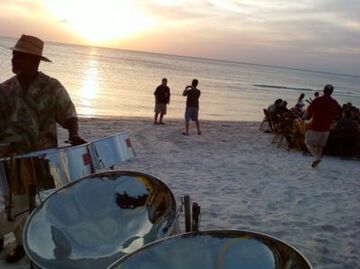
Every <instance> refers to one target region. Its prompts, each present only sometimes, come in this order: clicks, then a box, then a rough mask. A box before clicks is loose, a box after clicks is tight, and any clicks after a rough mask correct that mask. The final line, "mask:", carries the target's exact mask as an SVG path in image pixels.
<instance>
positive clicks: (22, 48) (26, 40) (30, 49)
mask: <svg viewBox="0 0 360 269" xmlns="http://www.w3.org/2000/svg"><path fill="white" fill-rule="evenodd" d="M43 48H44V42H43V41H42V40H41V39H39V38H37V37H35V36H31V35H22V36H21V37H20V39H19V40H18V42H16V44H15V47H12V48H10V49H11V50H14V51H19V52H24V53H28V54H32V55H35V56H38V57H40V59H41V60H43V61H46V62H51V61H50V60H49V59H48V58H46V57H45V56H43V55H42V52H43Z"/></svg>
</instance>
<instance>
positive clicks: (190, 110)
mask: <svg viewBox="0 0 360 269" xmlns="http://www.w3.org/2000/svg"><path fill="white" fill-rule="evenodd" d="M198 114H199V108H198V107H195V106H187V107H186V110H185V120H186V121H190V119H191V120H193V121H196V120H198Z"/></svg>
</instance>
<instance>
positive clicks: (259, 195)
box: [0, 118, 360, 269]
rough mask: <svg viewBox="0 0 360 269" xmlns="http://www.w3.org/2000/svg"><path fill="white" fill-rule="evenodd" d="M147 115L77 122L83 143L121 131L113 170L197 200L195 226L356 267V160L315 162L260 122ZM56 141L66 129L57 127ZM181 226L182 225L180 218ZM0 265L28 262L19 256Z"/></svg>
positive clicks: (317, 263)
mask: <svg viewBox="0 0 360 269" xmlns="http://www.w3.org/2000/svg"><path fill="white" fill-rule="evenodd" d="M165 121H166V125H154V124H153V123H152V119H151V118H109V119H90V118H83V119H81V120H80V124H81V125H80V126H81V127H80V133H81V135H82V137H83V138H85V139H86V140H88V141H91V140H95V139H97V138H102V137H105V136H108V135H111V134H115V133H118V132H122V131H127V132H128V133H129V136H130V138H131V140H132V143H133V146H134V148H135V151H136V154H137V155H136V157H135V158H134V159H132V160H130V161H127V162H125V163H122V164H121V165H119V166H118V167H117V168H118V169H122V170H135V171H140V172H144V173H146V174H150V175H152V176H155V177H157V178H159V179H160V180H162V181H163V182H164V183H165V184H167V185H168V186H169V187H170V189H171V190H172V191H173V193H174V195H175V197H176V198H177V203H178V205H180V197H181V196H183V195H185V194H189V195H190V196H191V198H192V199H193V200H194V201H196V202H197V203H198V204H199V205H200V206H201V222H200V229H201V230H208V229H241V230H251V231H257V232H262V233H267V234H269V235H272V236H275V237H277V238H279V239H281V240H284V241H286V242H288V243H290V244H291V245H293V246H295V247H296V248H298V249H299V250H300V251H301V252H302V253H303V254H304V255H305V256H306V257H307V258H308V260H309V261H310V263H311V264H312V265H313V267H314V268H316V269H325V268H328V269H330V268H331V269H335V268H338V269H340V268H341V269H355V268H360V215H359V212H360V182H359V178H360V176H359V175H360V162H359V160H357V161H356V160H341V159H339V158H335V157H326V156H325V157H324V159H323V161H322V162H321V163H320V165H319V166H318V167H316V168H311V167H310V163H311V161H312V158H311V157H310V156H308V155H303V154H302V153H301V152H298V151H288V150H287V149H285V148H280V149H278V148H277V147H276V146H275V145H272V144H271V139H272V135H271V134H266V133H262V132H260V131H259V125H260V123H258V122H224V121H201V129H202V135H197V134H196V129H195V126H194V125H190V135H189V136H184V135H182V134H181V133H182V131H183V128H184V127H183V121H182V120H174V119H165ZM60 137H61V138H60V139H61V141H64V140H65V139H66V133H65V132H64V131H61V135H60ZM181 228H182V229H183V223H181ZM4 259H5V252H4V251H3V252H2V253H1V261H0V268H29V265H28V260H27V259H26V258H25V259H23V260H22V261H21V262H19V263H18V264H16V265H11V266H10V265H6V264H5V262H4Z"/></svg>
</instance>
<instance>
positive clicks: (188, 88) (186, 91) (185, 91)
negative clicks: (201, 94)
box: [183, 85, 192, 96]
mask: <svg viewBox="0 0 360 269" xmlns="http://www.w3.org/2000/svg"><path fill="white" fill-rule="evenodd" d="M191 88H192V87H191V86H189V85H188V86H186V87H185V90H184V91H183V96H186V95H187V93H188V91H189V90H190V89H191Z"/></svg>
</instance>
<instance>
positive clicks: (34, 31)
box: [0, 0, 360, 75]
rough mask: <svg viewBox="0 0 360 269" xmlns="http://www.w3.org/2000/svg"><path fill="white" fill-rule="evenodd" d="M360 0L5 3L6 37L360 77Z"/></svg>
mask: <svg viewBox="0 0 360 269" xmlns="http://www.w3.org/2000/svg"><path fill="white" fill-rule="evenodd" d="M359 15H360V1H359V0H341V1H339V0H297V1H290V0H234V1H230V0H228V1H226V0H208V1H205V0H204V1H200V0H189V1H185V0H184V1H176V0H132V1H131V0H0V36H6V37H15V38H17V37H19V36H20V35H21V34H23V33H25V34H30V35H35V36H38V37H40V38H42V39H43V40H45V41H53V42H61V43H72V44H82V45H91V46H100V47H112V48H119V49H128V50H139V51H149V52H157V53H165V54H175V55H184V56H192V57H201V58H211V59H223V60H230V61H238V62H247V63H256V64H265V65H275V66H283V67H292V68H300V69H310V70H319V71H325V72H335V73H342V74H352V75H360V16H359Z"/></svg>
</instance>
